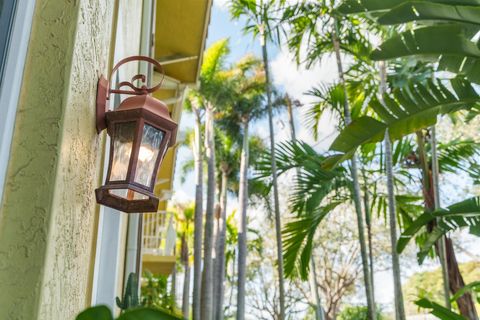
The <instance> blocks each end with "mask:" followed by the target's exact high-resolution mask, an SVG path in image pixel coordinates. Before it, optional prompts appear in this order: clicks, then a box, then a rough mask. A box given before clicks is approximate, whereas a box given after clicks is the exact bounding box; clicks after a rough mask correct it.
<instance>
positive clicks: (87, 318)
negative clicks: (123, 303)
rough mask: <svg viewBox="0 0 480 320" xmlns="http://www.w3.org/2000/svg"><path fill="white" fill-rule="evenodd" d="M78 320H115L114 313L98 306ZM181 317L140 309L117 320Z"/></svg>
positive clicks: (168, 319)
mask: <svg viewBox="0 0 480 320" xmlns="http://www.w3.org/2000/svg"><path fill="white" fill-rule="evenodd" d="M75 319H76V320H114V319H113V315H112V312H111V311H110V309H108V308H107V307H106V306H97V307H92V308H88V309H87V310H85V311H83V312H81V313H80V314H79V315H78V316H77V317H76V318H75ZM180 319H183V318H181V317H177V316H174V315H172V314H170V313H168V312H165V311H161V310H156V309H150V308H138V309H134V310H129V311H126V312H125V313H123V314H122V315H121V316H120V317H118V318H117V320H180Z"/></svg>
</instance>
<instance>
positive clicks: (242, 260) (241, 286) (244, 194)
mask: <svg viewBox="0 0 480 320" xmlns="http://www.w3.org/2000/svg"><path fill="white" fill-rule="evenodd" d="M248 159H249V150H248V120H246V119H245V120H244V121H243V146H242V155H241V159H240V187H239V188H240V190H239V195H238V202H239V223H238V270H237V274H238V279H237V320H244V319H245V294H246V290H245V282H246V271H247V270H246V269H247V205H248V177H247V174H248Z"/></svg>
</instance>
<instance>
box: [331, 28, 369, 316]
mask: <svg viewBox="0 0 480 320" xmlns="http://www.w3.org/2000/svg"><path fill="white" fill-rule="evenodd" d="M336 28H337V21H335V26H334V28H333V29H332V42H333V47H334V50H335V57H336V60H337V68H338V75H339V78H340V83H341V84H342V86H343V91H344V94H345V102H344V117H345V124H346V125H348V124H350V123H351V122H352V118H351V116H350V107H349V102H348V93H347V86H346V82H345V77H344V74H343V65H342V57H341V55H340V42H339V40H338V36H337V30H336ZM350 162H351V172H352V182H353V202H354V204H355V212H356V214H357V227H358V239H359V242H360V253H361V257H362V269H363V278H364V282H365V294H366V299H367V308H368V319H369V320H376V311H375V308H376V306H375V299H374V297H373V294H372V292H373V289H372V288H373V285H372V282H371V278H370V272H369V267H368V255H367V245H366V242H365V227H364V225H363V213H362V199H361V194H360V182H359V180H358V167H357V156H356V154H354V155H353V156H352V159H351V161H350Z"/></svg>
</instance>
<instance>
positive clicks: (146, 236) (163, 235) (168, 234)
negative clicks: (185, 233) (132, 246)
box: [142, 211, 177, 275]
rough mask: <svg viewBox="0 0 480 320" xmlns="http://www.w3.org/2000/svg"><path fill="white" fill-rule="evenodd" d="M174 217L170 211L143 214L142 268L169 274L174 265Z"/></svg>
mask: <svg viewBox="0 0 480 320" xmlns="http://www.w3.org/2000/svg"><path fill="white" fill-rule="evenodd" d="M176 240H177V233H176V231H175V218H174V215H173V213H172V212H167V211H159V212H156V213H145V214H143V239H142V270H149V271H150V272H151V273H153V274H159V275H169V274H171V273H172V271H173V268H174V267H175V260H176V256H175V243H176Z"/></svg>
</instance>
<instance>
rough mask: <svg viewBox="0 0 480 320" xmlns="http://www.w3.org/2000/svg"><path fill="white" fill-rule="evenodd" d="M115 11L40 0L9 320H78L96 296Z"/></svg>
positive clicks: (7, 226) (6, 264)
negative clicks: (100, 125)
mask: <svg viewBox="0 0 480 320" xmlns="http://www.w3.org/2000/svg"><path fill="white" fill-rule="evenodd" d="M112 10H113V1H98V0H79V1H47V0H37V3H36V8H35V13H34V18H33V19H34V21H33V24H32V33H31V38H30V43H29V49H28V53H27V60H26V65H25V71H24V79H23V85H22V89H21V95H20V100H19V105H18V111H17V117H16V123H15V130H14V135H13V141H12V149H11V155H10V161H9V166H8V171H7V177H6V183H5V189H4V198H3V202H2V204H1V207H0V319H12V320H32V319H48V320H55V319H59V320H60V319H62V320H63V319H73V318H74V316H75V314H76V313H78V311H79V310H81V309H83V308H85V307H86V306H87V305H88V304H89V301H87V297H88V296H89V295H88V294H87V290H88V281H89V277H91V275H90V262H91V259H93V255H92V254H93V253H92V247H93V245H92V241H93V235H94V218H95V214H96V212H97V211H98V210H97V205H96V203H95V197H94V189H95V187H97V186H98V184H99V182H100V179H101V176H102V175H101V172H102V168H101V167H102V161H101V160H102V159H101V156H100V155H101V154H102V152H101V147H102V145H103V144H102V141H101V139H100V138H99V137H98V136H97V135H96V133H95V121H94V119H95V110H94V105H95V97H96V82H97V79H98V76H99V75H100V74H101V73H105V71H106V67H107V64H108V61H107V60H108V56H109V52H108V48H109V46H110V35H111V31H110V25H111V21H112Z"/></svg>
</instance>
